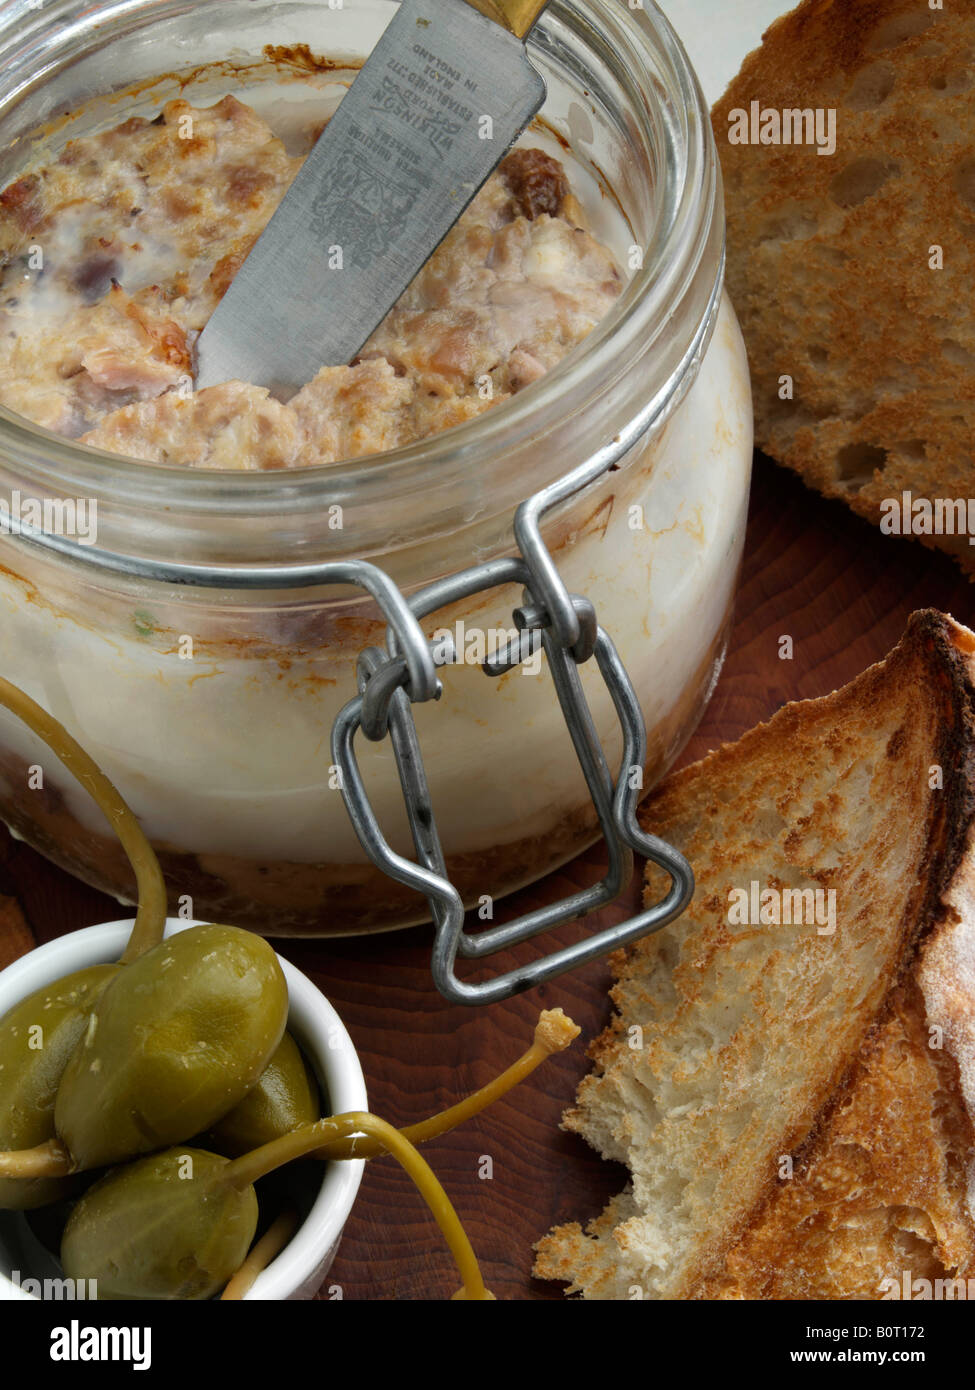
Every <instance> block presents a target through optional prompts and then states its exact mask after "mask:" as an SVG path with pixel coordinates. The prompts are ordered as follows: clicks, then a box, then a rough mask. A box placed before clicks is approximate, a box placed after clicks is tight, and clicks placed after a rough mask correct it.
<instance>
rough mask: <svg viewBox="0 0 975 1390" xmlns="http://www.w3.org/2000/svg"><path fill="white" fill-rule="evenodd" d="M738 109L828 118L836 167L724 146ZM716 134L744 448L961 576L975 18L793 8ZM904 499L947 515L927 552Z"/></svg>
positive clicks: (974, 334) (972, 419) (805, 151)
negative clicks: (747, 420) (744, 383)
mask: <svg viewBox="0 0 975 1390" xmlns="http://www.w3.org/2000/svg"><path fill="white" fill-rule="evenodd" d="M753 102H756V103H758V111H759V113H762V112H766V111H778V112H782V111H803V110H808V111H810V112H815V111H817V110H819V111H821V112H823V113H826V112H828V111H830V110H833V111H834V112H835V117H836V124H835V133H836V149H835V153H833V154H832V155H820V154H819V153H818V152H817V146H816V144H815V143H813V144H809V143H801V144H796V143H793V144H785V143H780V144H753V143H742V144H737V143H731V139H730V138H729V137H730V136H732V135H734V137H735V138H736V139H737V138H738V136H739V135H740V134H742V133H743V127H742V126H741V125H740V114H739V115H736V114H735V113H741V112H745V113H747V115H748V124H749V138H750V137H751V119H752V118H751V111H752V103H753ZM822 120H823V123H824V124H823V126H822V131H823V134H824V136H828V127H827V125H826V122H827V120H828V117H827V116H826V115H825V114H824V116H823V117H822ZM713 126H714V132H715V137H716V140H717V145H718V152H719V155H720V159H721V164H722V168H723V172H724V181H725V202H726V207H727V214H728V288H729V290H730V292H731V297H732V301H733V302H734V304H735V307H736V309H737V311H738V315H739V318H740V320H741V325H742V329H743V331H744V336H745V341H746V343H747V346H748V352H749V359H750V363H751V370H752V384H753V390H754V399H755V426H756V442H757V443H758V445H759V446H760V447H761V448H762V449H764V450H765V451H766V452H767V453H769V454H771V456H772V457H773V458H775V459H776V460H778V461H779V462H780V463H784V464H787V465H788V466H789V467H790V468H792V469H794V470H795V471H796V472H798V473H799V474H801V476H802V477H803V478H804V479H805V481H806V482H807V483H808V484H810V485H811V486H812V487H815V488H817V489H818V490H819V491H820V492H822V493H824V494H825V495H826V496H827V497H837V498H841V499H843V500H844V501H846V502H847V503H849V505H850V506H851V507H852V508H853V510H854V511H856V512H858V513H859V514H860V515H861V516H864V517H866V518H868V519H869V520H871V521H875V522H879V521H883V524H884V527H885V529H895V528H897V527H899V528H900V533H901V534H905V533H907V534H912V533H913V534H916V535H918V536H919V538H920V539H921V540H923V541H924V542H925V543H926V544H928V545H932V546H938V547H940V548H942V549H944V550H947V551H949V552H950V553H951V554H953V555H954V556H955V557H956V559H957V560H958V561H959V562H960V563H961V565H962V566H963V567H964V568H965V569H966V570H967V571H969V572H970V573H971V572H975V548H973V547H972V546H970V545H969V543H968V534H967V533H962V534H958V531H959V528H960V527H961V526H962V525H963V523H962V520H961V517H960V514H959V511H957V510H955V509H951V510H950V511H949V510H948V509H947V508H946V507H945V505H944V504H946V503H948V502H955V501H963V502H964V501H967V499H968V498H970V497H972V498H975V445H973V439H975V317H973V314H972V309H971V286H972V284H973V283H975V135H973V132H975V6H972V5H971V4H954V3H952V4H946V5H945V6H944V8H943V9H940V10H935V9H931V8H929V6H928V5H927V4H926V3H925V2H924V0H855V3H852V2H850V3H847V2H844V0H805V3H803V4H801V5H800V6H799V7H798V9H796V10H794V11H793V12H792V13H791V14H789V15H786V16H785V17H784V18H783V19H780V20H779V21H778V22H777V23H775V24H774V25H773V26H772V27H771V28H770V29H769V30H768V32H767V33H766V35H765V38H764V42H763V43H762V46H761V47H760V48H759V49H757V50H756V51H755V52H754V53H752V54H751V55H750V56H749V57H748V58H747V59H746V60H745V63H744V65H743V67H742V69H741V72H740V73H739V75H738V77H737V78H736V79H735V80H734V82H733V83H732V84H731V86H730V88H729V89H728V91H727V92H726V94H725V95H724V97H722V99H721V100H720V101H719V102H718V103H717V105H716V106H715V108H714V111H713ZM760 129H761V128H760V126H759V133H760ZM767 134H768V135H769V136H770V137H772V136H774V134H775V129H774V122H773V118H771V117H770V118H769V125H768V127H767ZM781 134H782V132H780V135H781ZM824 145H825V147H826V148H828V138H827V139H826V140H825V141H824ZM939 265H940V266H941V267H942V268H940V269H939V268H937V267H938V266H939ZM790 380H791V383H792V385H791V388H790V386H789V381H790ZM790 389H791V393H792V394H791V399H790V398H788V397H789V392H790ZM905 491H907V492H910V493H911V494H912V496H913V498H914V499H927V501H928V502H929V503H931V505H932V510H933V509H934V504H935V502H936V501H939V502H940V503H941V504H942V515H941V519H940V525H941V527H942V534H931V535H928V534H925V532H924V528H925V527H926V526H928V525H929V524H930V525H931V526H932V527H934V526H937V525H938V524H939V520H938V516H937V513H935V514H934V515H933V516H932V517H930V518H929V517H928V516H927V514H926V513H925V511H924V509H923V506H917V507H915V509H914V511H913V513H911V514H910V515H908V517H907V518H905V517H904V515H903V512H904V508H903V507H901V509H900V513H898V512H896V511H894V510H893V508H890V507H889V503H888V507H889V509H884V510H882V504H883V503H884V502H885V500H886V499H896V500H897V501H898V502H902V495H903V493H904V492H905ZM973 513H975V507H973ZM972 521H973V523H975V515H973V518H972ZM965 524H967V521H966V523H965ZM948 527H951V528H953V530H954V532H955V534H950V533H948V532H947V528H948ZM969 530H970V531H972V530H975V527H969Z"/></svg>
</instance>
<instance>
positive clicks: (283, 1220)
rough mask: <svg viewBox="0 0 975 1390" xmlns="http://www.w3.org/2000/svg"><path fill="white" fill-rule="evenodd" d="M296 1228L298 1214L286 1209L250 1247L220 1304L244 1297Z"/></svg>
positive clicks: (222, 1295) (221, 1296) (224, 1292)
mask: <svg viewBox="0 0 975 1390" xmlns="http://www.w3.org/2000/svg"><path fill="white" fill-rule="evenodd" d="M297 1226H298V1213H297V1212H296V1211H294V1210H293V1209H292V1208H291V1207H288V1208H287V1209H286V1210H285V1211H283V1212H282V1213H281V1215H280V1216H278V1217H277V1218H276V1219H275V1220H274V1221H273V1222H272V1224H271V1225H270V1226H269V1227H268V1229H267V1230H266V1231H265V1232H264V1234H263V1235H262V1236H261V1238H260V1240H259V1241H257V1242H256V1243H255V1244H254V1245H252V1246H251V1248H250V1250H249V1251H248V1252H247V1259H246V1260H245V1261H244V1263H243V1264H242V1265H241V1266H240V1268H239V1269H238V1270H237V1272H236V1274H235V1275H234V1277H233V1278H232V1279H231V1280H230V1282H229V1283H228V1284H227V1287H226V1288H225V1289H224V1291H223V1293H222V1294H221V1295H220V1301H221V1303H230V1302H234V1301H235V1300H237V1299H240V1298H243V1297H244V1294H245V1293H246V1292H247V1290H248V1289H249V1288H250V1287H251V1285H252V1284H253V1283H254V1280H255V1279H256V1278H257V1276H258V1275H259V1274H260V1273H262V1271H263V1270H265V1269H267V1267H268V1265H269V1264H270V1263H271V1261H272V1260H273V1259H274V1258H275V1257H276V1256H277V1255H279V1254H280V1252H281V1251H282V1250H283V1249H284V1247H285V1246H286V1245H287V1243H288V1241H289V1240H290V1239H291V1237H292V1236H293V1235H294V1233H295V1230H296V1229H297Z"/></svg>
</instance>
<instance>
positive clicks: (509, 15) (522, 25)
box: [465, 0, 548, 39]
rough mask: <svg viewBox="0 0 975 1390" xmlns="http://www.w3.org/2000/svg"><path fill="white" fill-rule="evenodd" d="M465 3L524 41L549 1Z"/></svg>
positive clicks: (470, 0) (474, 0)
mask: <svg viewBox="0 0 975 1390" xmlns="http://www.w3.org/2000/svg"><path fill="white" fill-rule="evenodd" d="M465 3H466V4H468V5H471V6H472V7H473V8H474V9H475V10H479V11H480V13H481V14H483V15H485V16H486V17H487V18H488V19H493V20H494V22H495V24H500V25H501V28H502V29H507V30H509V32H510V33H512V34H514V35H515V36H516V37H517V38H519V39H523V38H524V37H525V35H526V34H527V33H528V31H529V29H531V27H532V25H533V24H534V23H535V20H536V19H537V18H538V16H539V15H540V14H541V12H542V10H544V8H545V6H546V5H547V4H548V0H465Z"/></svg>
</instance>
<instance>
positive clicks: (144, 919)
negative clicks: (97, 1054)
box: [0, 676, 166, 965]
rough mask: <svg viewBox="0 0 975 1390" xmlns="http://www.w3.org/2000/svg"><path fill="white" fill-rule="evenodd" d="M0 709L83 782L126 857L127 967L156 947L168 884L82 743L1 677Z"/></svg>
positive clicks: (114, 790)
mask: <svg viewBox="0 0 975 1390" xmlns="http://www.w3.org/2000/svg"><path fill="white" fill-rule="evenodd" d="M0 705H2V706H3V707H4V708H6V709H8V710H10V712H11V714H15V715H16V716H17V718H18V719H19V720H21V722H22V723H24V724H26V725H27V727H28V728H29V729H30V730H31V731H32V732H33V733H35V734H36V735H37V737H38V738H39V739H41V740H43V742H44V743H46V744H47V746H48V748H50V749H51V751H52V752H53V753H54V754H55V755H56V756H57V757H58V759H59V760H60V761H61V762H62V763H63V764H64V766H65V767H66V768H67V769H68V771H69V772H70V773H71V774H72V776H73V777H74V778H75V779H76V780H77V781H78V782H80V783H81V785H82V786H83V787H84V789H85V791H87V792H88V793H89V794H90V795H91V797H92V799H93V800H94V801H95V803H96V805H97V806H98V808H99V809H100V810H101V812H102V814H103V815H104V816H105V818H106V820H107V821H108V822H109V824H110V825H111V827H112V829H113V830H114V831H115V833H116V835H117V836H118V837H119V840H120V841H121V843H122V848H123V849H124V850H125V853H126V854H127V855H128V859H129V863H130V864H131V865H132V869H133V871H134V873H135V879H136V884H137V886H138V892H139V908H138V911H137V912H136V917H135V924H134V926H133V928H132V934H131V936H130V937H129V942H128V945H127V946H126V948H125V951H124V953H123V955H122V958H121V959H122V962H123V964H126V965H127V964H128V963H129V962H130V961H133V960H135V959H136V958H137V957H138V956H141V955H142V954H143V952H144V951H148V950H149V949H150V948H151V947H152V946H155V945H157V944H158V942H160V941H161V940H162V936H163V931H164V929H165V926H166V885H165V882H164V880H163V875H162V869H161V868H160V867H159V860H158V859H157V858H156V853H155V851H154V850H153V848H152V846H151V845H150V843H149V841H148V840H147V839H146V837H145V835H144V834H143V832H142V827H141V826H140V825H139V822H138V821H137V820H136V817H135V815H134V813H133V812H132V810H131V809H130V808H129V806H128V805H127V803H126V802H125V801H124V799H123V798H122V795H121V793H120V792H119V791H118V789H117V788H116V787H115V786H114V785H113V784H112V783H111V782H110V781H109V779H108V778H107V777H106V776H105V774H104V772H102V770H101V768H100V767H99V766H98V764H97V763H96V762H95V761H94V760H93V759H92V758H90V757H89V756H88V754H87V753H86V752H85V750H84V749H83V748H82V747H81V745H80V743H78V742H76V740H75V739H73V738H72V737H71V735H70V734H69V733H68V731H67V729H66V728H65V727H64V725H63V724H60V723H59V722H58V721H57V720H56V719H55V718H54V716H53V715H51V714H48V712H47V710H45V709H42V708H41V706H40V705H39V704H37V702H36V701H34V700H32V699H31V698H30V696H29V695H26V694H25V693H24V692H23V691H22V690H20V689H18V687H17V686H16V685H12V684H11V683H10V681H8V680H5V679H4V678H3V677H2V676H0Z"/></svg>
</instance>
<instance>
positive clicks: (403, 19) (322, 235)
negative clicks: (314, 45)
mask: <svg viewBox="0 0 975 1390" xmlns="http://www.w3.org/2000/svg"><path fill="white" fill-rule="evenodd" d="M546 3H547V0H402V3H401V4H400V7H399V9H398V11H397V12H396V14H395V16H394V17H393V19H392V20H391V21H390V23H389V25H388V26H387V27H386V29H385V30H384V32H383V34H382V37H381V38H380V40H379V42H378V43H377V45H376V47H375V48H374V49H373V51H372V53H371V54H370V56H369V58H368V60H367V61H366V63H365V64H364V65H363V67H362V68H361V70H360V71H359V73H358V74H357V76H356V78H355V80H354V82H353V83H352V86H351V87H350V88H349V90H348V92H347V93H346V94H345V95H344V96H343V98H342V100H341V102H340V103H339V105H338V108H337V109H336V112H335V114H334V115H333V116H332V118H331V120H330V121H329V122H328V124H327V126H326V127H325V130H324V131H323V133H322V135H321V136H320V137H319V139H318V140H317V141H316V143H315V145H314V146H313V148H312V150H311V153H310V154H309V155H308V158H307V159H306V160H305V163H304V164H303V165H302V167H301V169H300V170H299V171H298V174H297V176H296V177H295V179H294V181H293V183H292V184H291V186H290V188H289V189H288V191H287V193H285V195H284V198H283V199H282V201H281V203H280V204H279V205H278V208H277V210H276V212H275V213H274V215H273V217H272V218H271V220H270V221H269V222H268V224H267V227H266V228H265V229H264V231H263V232H262V234H261V236H260V237H259V238H258V239H257V241H256V242H255V244H254V246H253V248H252V249H251V252H250V254H249V255H248V257H247V259H246V260H245V261H244V263H243V265H242V266H241V267H240V269H239V271H238V272H237V274H236V276H235V277H234V279H233V281H232V282H231V285H230V288H229V289H228V290H227V293H226V294H225V295H224V297H223V299H222V300H221V302H220V303H219V304H218V306H217V308H216V309H215V311H214V313H213V314H212V315H211V317H210V320H209V322H208V323H207V325H206V327H205V328H204V330H203V332H202V334H201V335H200V337H199V339H198V341H197V373H196V389H197V390H199V389H201V388H203V387H205V386H214V385H216V384H217V383H218V382H222V381H229V380H241V381H247V382H251V383H253V384H254V385H257V386H267V387H270V388H271V390H272V391H273V392H274V393H275V394H278V395H280V396H281V397H282V398H286V397H287V396H288V395H289V394H290V393H291V392H293V391H294V390H296V389H297V388H298V387H300V386H303V385H304V384H305V383H306V382H308V381H311V379H312V377H314V376H315V374H316V373H317V372H318V371H319V369H320V368H321V367H322V366H338V365H342V364H343V363H347V362H348V361H349V360H350V359H351V358H353V357H354V356H355V355H356V353H357V352H358V351H359V349H360V348H361V347H362V345H363V343H365V341H366V339H367V338H368V337H369V335H370V334H371V333H372V332H373V330H374V329H375V328H376V327H377V326H378V325H379V324H380V323H381V322H382V320H383V319H384V318H385V316H386V314H387V313H388V312H389V310H390V309H391V308H392V306H393V305H394V304H395V303H396V301H397V299H399V297H400V295H401V294H402V293H403V291H404V290H405V289H406V287H407V286H408V285H409V283H410V281H411V280H412V279H413V278H414V276H415V275H416V274H417V272H418V271H419V270H420V268H421V267H422V266H423V265H424V264H425V262H426V261H427V260H428V259H429V258H430V256H431V255H432V253H433V252H434V251H435V250H436V248H437V246H438V245H439V244H440V242H441V241H442V240H443V238H444V237H445V236H446V234H447V232H448V231H449V230H450V228H451V227H452V226H453V225H454V223H455V222H456V221H457V219H458V217H459V216H460V214H461V213H462V212H463V211H464V208H465V207H467V205H468V203H470V201H471V200H472V198H473V197H474V195H475V193H476V192H477V190H478V189H479V188H480V187H481V185H482V184H483V183H484V181H485V179H487V177H488V175H489V174H490V173H491V172H492V170H493V169H495V168H496V167H497V165H498V164H499V163H500V162H501V160H502V159H503V158H504V155H505V154H506V153H507V151H508V149H509V147H510V146H511V144H512V142H513V141H514V140H515V139H516V138H517V137H518V136H519V135H520V134H521V132H522V131H523V130H524V128H525V126H527V124H528V122H529V121H530V120H531V119H532V117H533V116H534V115H535V113H536V112H537V111H538V109H539V107H540V106H541V105H542V102H543V101H544V100H545V83H544V80H543V79H542V76H541V74H540V73H539V72H538V71H537V70H536V68H535V67H533V65H532V63H531V62H530V61H529V58H528V54H527V52H526V49H525V43H524V40H525V37H526V35H527V34H528V32H529V30H530V29H531V27H532V25H533V24H534V23H535V21H536V19H537V18H538V16H539V15H540V14H541V12H542V10H543V9H544V8H545V5H546Z"/></svg>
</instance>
